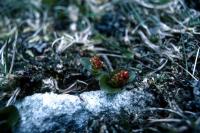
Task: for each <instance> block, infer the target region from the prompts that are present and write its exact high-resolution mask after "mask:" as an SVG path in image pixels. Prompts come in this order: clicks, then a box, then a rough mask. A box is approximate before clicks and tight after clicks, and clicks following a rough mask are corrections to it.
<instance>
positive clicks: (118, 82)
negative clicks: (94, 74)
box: [111, 70, 129, 87]
mask: <svg viewBox="0 0 200 133" xmlns="http://www.w3.org/2000/svg"><path fill="white" fill-rule="evenodd" d="M128 79H129V72H128V71H126V70H121V71H119V72H118V73H116V74H114V75H113V76H112V78H111V84H112V85H114V86H116V87H119V86H122V85H124V84H126V83H127V81H128Z"/></svg>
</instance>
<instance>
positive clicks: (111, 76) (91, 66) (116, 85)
mask: <svg viewBox="0 0 200 133" xmlns="http://www.w3.org/2000/svg"><path fill="white" fill-rule="evenodd" d="M81 64H82V65H83V67H84V69H85V70H87V71H90V72H91V73H92V75H93V76H95V78H96V79H97V80H98V81H99V86H100V88H101V90H103V91H105V92H107V93H117V92H119V91H121V90H122V88H123V87H124V86H125V85H126V84H127V83H129V82H132V81H133V80H134V79H135V77H136V74H135V72H132V71H128V70H125V69H119V70H114V71H112V72H108V71H104V70H103V67H105V64H104V62H103V61H102V60H101V59H100V57H98V56H93V57H91V58H87V57H83V58H81Z"/></svg>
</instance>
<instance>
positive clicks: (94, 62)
mask: <svg viewBox="0 0 200 133" xmlns="http://www.w3.org/2000/svg"><path fill="white" fill-rule="evenodd" d="M90 62H91V64H92V68H93V69H95V70H98V69H101V68H102V67H103V61H101V59H100V58H99V57H98V56H94V57H92V58H90Z"/></svg>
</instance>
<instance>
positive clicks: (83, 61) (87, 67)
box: [80, 57, 92, 71]
mask: <svg viewBox="0 0 200 133" xmlns="http://www.w3.org/2000/svg"><path fill="white" fill-rule="evenodd" d="M80 62H81V64H82V65H83V69H84V70H87V71H91V69H92V66H91V63H90V59H89V58H87V57H83V58H81V59H80Z"/></svg>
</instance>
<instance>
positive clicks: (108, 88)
mask: <svg viewBox="0 0 200 133" xmlns="http://www.w3.org/2000/svg"><path fill="white" fill-rule="evenodd" d="M108 81H109V76H108V75H106V74H103V75H101V77H100V80H99V85H100V88H101V90H103V91H105V92H107V93H117V92H119V91H121V88H116V87H113V86H112V85H111V84H109V82H108Z"/></svg>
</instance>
